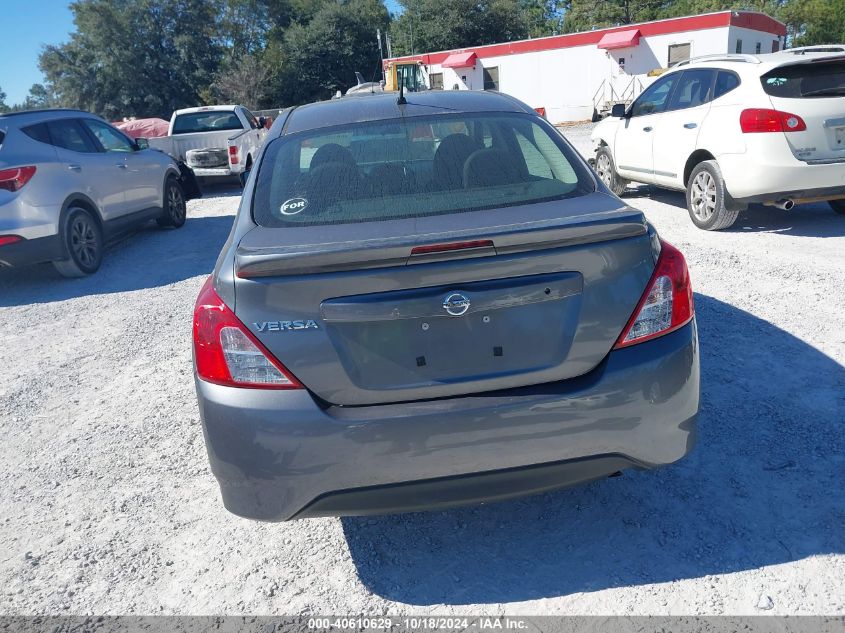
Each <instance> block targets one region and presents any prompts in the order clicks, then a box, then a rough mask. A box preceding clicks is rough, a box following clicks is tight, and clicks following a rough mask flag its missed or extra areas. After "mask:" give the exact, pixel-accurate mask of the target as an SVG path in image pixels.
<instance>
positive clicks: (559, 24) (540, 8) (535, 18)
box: [519, 0, 566, 37]
mask: <svg viewBox="0 0 845 633" xmlns="http://www.w3.org/2000/svg"><path fill="white" fill-rule="evenodd" d="M565 6H566V3H565V2H564V0H519V10H520V12H521V13H522V17H523V20H525V24H526V27H527V29H528V35H529V37H545V36H547V35H557V34H558V33H562V32H563V14H564V7H565Z"/></svg>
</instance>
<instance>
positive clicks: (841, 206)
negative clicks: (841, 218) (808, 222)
mask: <svg viewBox="0 0 845 633" xmlns="http://www.w3.org/2000/svg"><path fill="white" fill-rule="evenodd" d="M827 203H828V204H829V205H830V208H831V209H833V210H834V211H836V212H837V213H841V214H842V215H845V200H828V201H827Z"/></svg>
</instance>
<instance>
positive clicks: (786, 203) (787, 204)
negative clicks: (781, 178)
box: [772, 198, 795, 211]
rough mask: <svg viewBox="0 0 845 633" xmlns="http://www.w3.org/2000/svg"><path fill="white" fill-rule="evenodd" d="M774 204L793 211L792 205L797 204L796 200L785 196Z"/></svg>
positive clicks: (779, 207)
mask: <svg viewBox="0 0 845 633" xmlns="http://www.w3.org/2000/svg"><path fill="white" fill-rule="evenodd" d="M772 206H774V207H777V208H778V209H783V210H784V211H791V210H792V207H794V206H795V202H794V201H793V200H791V199H789V198H785V199H784V200H778V201H777V202H775V203H773V204H772Z"/></svg>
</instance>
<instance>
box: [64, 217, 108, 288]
mask: <svg viewBox="0 0 845 633" xmlns="http://www.w3.org/2000/svg"><path fill="white" fill-rule="evenodd" d="M61 239H62V242H63V243H64V246H65V251H66V252H67V254H68V258H67V259H63V260H61V261H54V262H53V266H54V267H55V268H56V270H57V271H58V272H59V274H60V275H62V276H63V277H71V278H72V277H85V276H86V275H90V274H91V273H93V272H96V270H97V269H98V268H99V267H100V264H101V263H102V261H103V232H102V231H101V230H100V225H99V223H98V222H97V220H95V219H94V216H93V215H91V213H89V212H88V211H86V210H85V209H82V208H80V207H71V208H70V209H68V211H67V213H66V214H65V218H64V223H63V226H62V230H61Z"/></svg>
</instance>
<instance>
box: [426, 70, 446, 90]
mask: <svg viewBox="0 0 845 633" xmlns="http://www.w3.org/2000/svg"><path fill="white" fill-rule="evenodd" d="M428 81H429V82H430V83H431V89H432V90H443V73H431V74H429V76H428Z"/></svg>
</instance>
